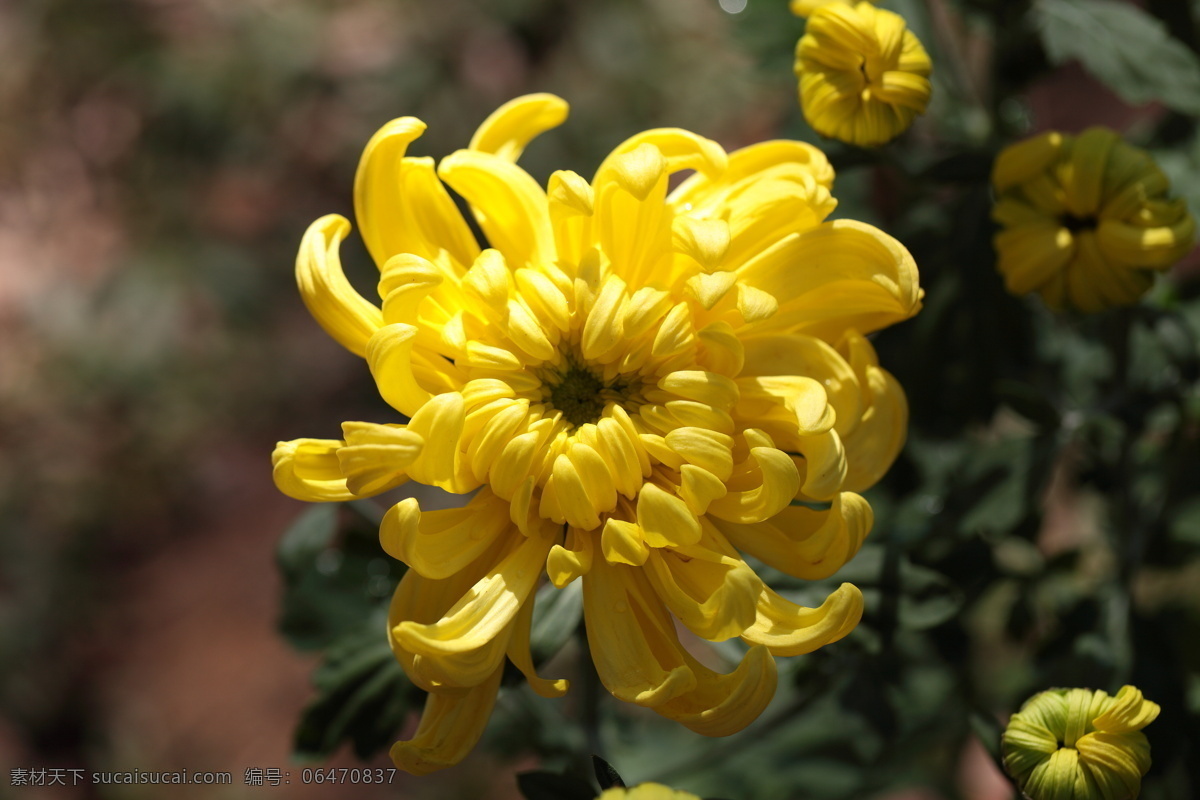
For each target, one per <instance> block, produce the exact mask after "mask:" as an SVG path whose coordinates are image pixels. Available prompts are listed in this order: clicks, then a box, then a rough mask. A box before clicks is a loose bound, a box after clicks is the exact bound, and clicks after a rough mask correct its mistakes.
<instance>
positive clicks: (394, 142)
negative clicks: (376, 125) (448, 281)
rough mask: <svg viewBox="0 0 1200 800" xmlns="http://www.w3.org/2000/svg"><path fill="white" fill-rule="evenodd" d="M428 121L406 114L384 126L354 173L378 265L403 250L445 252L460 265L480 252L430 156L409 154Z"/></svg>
mask: <svg viewBox="0 0 1200 800" xmlns="http://www.w3.org/2000/svg"><path fill="white" fill-rule="evenodd" d="M424 131H425V123H423V122H421V121H420V120H419V119H415V118H414V117H401V118H400V119H394V120H392V121H391V122H389V123H387V124H386V125H384V126H383V127H382V128H380V129H379V130H378V131H377V132H376V133H375V135H374V136H372V137H371V140H370V141H369V142H367V146H366V148H365V149H364V150H363V154H362V159H361V160H360V161H359V163H358V172H357V173H356V174H355V176H354V213H355V216H356V217H357V218H358V227H359V230H360V231H361V232H362V237H363V241H364V242H365V243H366V245H367V250H368V251H369V252H370V253H371V257H372V258H374V259H375V263H376V264H384V263H386V262H387V260H388V259H389V258H391V257H392V256H394V255H397V254H398V253H413V254H415V255H418V256H421V257H423V258H427V259H430V260H431V261H432V260H435V259H436V258H438V255H439V253H440V252H441V251H445V252H446V253H447V254H449V256H450V257H451V258H453V259H454V260H455V261H457V263H458V264H460V265H463V266H465V265H467V264H470V263H471V261H473V260H474V258H475V255H476V254H477V253H478V252H479V246H478V245H477V244H476V243H475V237H474V236H473V235H472V234H471V230H470V228H468V227H467V224H466V221H465V220H463V218H462V215H461V214H459V213H458V208H457V207H456V206H455V205H454V201H453V200H451V199H450V196H449V195H448V194H447V193H446V189H445V187H443V186H442V185H441V183H440V182H439V181H438V180H437V176H436V175H435V174H434V171H433V162H432V161H431V160H430V159H428V158H405V156H404V154H405V152H406V150H407V149H408V145H409V144H411V143H412V142H413V140H415V139H416V138H417V137H419V136H420V135H421V134H422V133H424Z"/></svg>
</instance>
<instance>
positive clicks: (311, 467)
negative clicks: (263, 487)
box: [271, 439, 355, 503]
mask: <svg viewBox="0 0 1200 800" xmlns="http://www.w3.org/2000/svg"><path fill="white" fill-rule="evenodd" d="M344 445H345V442H343V441H342V440H340V439H293V440H292V441H290V442H279V443H278V444H276V445H275V452H273V453H272V454H271V464H272V477H273V478H274V479H275V486H276V487H277V488H278V489H279V491H281V492H283V493H284V494H286V495H287V496H288V497H293V498H295V499H297V500H303V501H305V502H307V503H331V502H333V503H336V502H341V501H344V500H353V499H354V497H355V494H354V493H353V492H351V491H350V490H349V489H348V488H347V487H346V477H345V476H344V475H343V474H342V469H341V465H340V464H339V463H338V458H337V451H338V449H339V448H341V447H342V446H344Z"/></svg>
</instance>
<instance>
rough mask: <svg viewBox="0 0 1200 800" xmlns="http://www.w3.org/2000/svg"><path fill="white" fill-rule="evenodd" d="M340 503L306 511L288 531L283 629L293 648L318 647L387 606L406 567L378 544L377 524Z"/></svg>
mask: <svg viewBox="0 0 1200 800" xmlns="http://www.w3.org/2000/svg"><path fill="white" fill-rule="evenodd" d="M340 508H341V506H340V505H338V504H334V503H322V504H319V505H314V506H312V507H311V508H309V509H308V510H306V511H305V512H304V513H303V514H301V515H300V517H299V518H298V519H297V520H296V522H295V523H294V524H293V525H292V527H291V528H289V529H288V531H287V532H286V533H285V534H284V535H283V538H282V539H281V540H280V542H279V546H278V548H277V550H276V559H277V561H278V563H279V569H280V572H281V573H282V575H283V584H284V593H283V610H282V614H281V617H280V620H279V629H280V631H281V632H282V633H283V635H284V636H285V637H287V639H288V641H289V642H291V644H292V646H293V647H296V648H298V649H300V650H317V649H320V648H322V647H328V646H330V645H331V644H332V643H333V642H334V641H336V640H337V639H339V638H340V637H342V636H344V635H346V634H348V633H349V632H351V631H353V630H354V629H356V628H358V627H359V626H360V625H362V624H363V622H364V621H365V620H367V619H369V618H370V617H371V616H372V614H374V613H375V612H376V611H377V610H379V609H380V608H382V607H383V606H384V605H386V603H387V600H388V598H389V597H390V596H391V594H392V591H393V590H394V589H395V586H396V583H397V582H398V581H399V579H400V576H401V575H402V574H403V571H404V567H403V565H402V564H400V563H399V562H397V561H395V560H393V559H391V558H388V557H387V556H386V555H385V554H384V553H383V551H382V550H381V549H380V547H379V540H378V534H377V532H376V526H375V525H374V524H373V523H371V522H369V521H367V520H366V519H364V518H362V517H359V516H354V515H342V514H339V509H340Z"/></svg>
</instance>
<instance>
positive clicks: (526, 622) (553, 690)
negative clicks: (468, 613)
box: [506, 593, 571, 697]
mask: <svg viewBox="0 0 1200 800" xmlns="http://www.w3.org/2000/svg"><path fill="white" fill-rule="evenodd" d="M535 598H536V593H535V594H531V595H529V599H528V600H526V601H525V604H524V605H522V606H521V610H520V611H518V612H517V617H516V619H514V620H513V630H512V638H510V639H509V640H508V650H507V651H506V652H507V654H508V660H509V661H511V662H512V663H513V666H515V667H516V668H517V669H519V670H521V674H522V675H524V676H525V680H526V681H528V682H529V688H530V689H533V691H534V693H535V694H537V695H539V696H541V697H562V696H563V695H564V694H566V693H567V689H569V688H570V686H571V684H570V682H569V681H567V680H565V679H563V678H558V679H557V680H547V679H545V678H543V677H541V676H540V675H538V674H537V667H535V666H534V665H533V653H532V652H530V644H529V632H530V626H531V625H532V623H533V604H534V601H535Z"/></svg>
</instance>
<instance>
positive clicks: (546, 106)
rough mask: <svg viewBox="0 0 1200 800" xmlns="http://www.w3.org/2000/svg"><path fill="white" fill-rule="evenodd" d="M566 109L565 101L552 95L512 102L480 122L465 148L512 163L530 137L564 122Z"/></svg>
mask: <svg viewBox="0 0 1200 800" xmlns="http://www.w3.org/2000/svg"><path fill="white" fill-rule="evenodd" d="M568 108H569V107H568V106H567V101H565V100H563V99H562V98H561V97H557V96H555V95H552V94H546V93H540V94H527V95H523V96H521V97H517V98H514V99H512V100H509V101H508V102H507V103H505V104H504V105H502V106H500V107H499V108H497V109H496V110H495V111H493V112H492V113H491V114H490V115H489V116H488V118H487V119H485V120H484V121H483V124H482V125H480V126H479V129H478V130H476V131H475V135H474V136H472V137H471V143H470V144H469V145H467V147H468V149H470V150H479V151H481V152H484V153H490V154H492V155H494V156H496V157H498V158H503V159H504V160H506V161H516V160H517V159H518V158H520V157H521V153H523V152H524V151H525V147H526V145H528V144H529V142H530V141H532V140H533V139H534V137H536V136H539V135H541V134H543V133H545V132H546V131H548V130H551V129H552V128H557V127H558V126H559V125H562V124H563V122H564V121H566V119H567V111H568Z"/></svg>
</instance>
